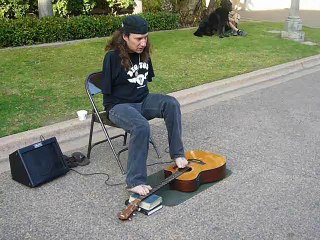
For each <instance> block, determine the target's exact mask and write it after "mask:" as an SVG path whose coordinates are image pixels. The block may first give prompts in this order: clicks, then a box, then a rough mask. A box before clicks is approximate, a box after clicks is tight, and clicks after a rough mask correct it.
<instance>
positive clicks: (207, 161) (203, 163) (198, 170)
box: [164, 150, 226, 192]
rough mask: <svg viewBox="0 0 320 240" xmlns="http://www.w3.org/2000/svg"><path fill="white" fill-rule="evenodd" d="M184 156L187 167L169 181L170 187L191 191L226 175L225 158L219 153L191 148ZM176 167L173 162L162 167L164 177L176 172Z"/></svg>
mask: <svg viewBox="0 0 320 240" xmlns="http://www.w3.org/2000/svg"><path fill="white" fill-rule="evenodd" d="M186 158H187V160H188V161H189V164H188V167H189V169H188V170H187V171H186V172H185V173H183V174H182V175H181V176H179V177H177V178H176V179H174V180H173V181H171V182H170V187H171V188H172V189H175V190H178V191H182V192H193V191H195V190H197V189H198V187H199V186H200V185H201V184H203V183H211V182H215V181H218V180H221V179H223V178H224V177H225V176H226V159H225V157H223V156H221V155H218V154H214V153H211V152H205V151H201V150H193V151H188V152H186ZM178 169H179V168H178V167H177V166H176V165H175V164H174V165H172V166H169V167H168V168H166V169H164V174H165V177H166V178H167V177H169V176H170V175H172V174H174V173H176V172H177V171H178Z"/></svg>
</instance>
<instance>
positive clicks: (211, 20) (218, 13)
mask: <svg viewBox="0 0 320 240" xmlns="http://www.w3.org/2000/svg"><path fill="white" fill-rule="evenodd" d="M230 11H232V3H231V2H230V1H225V3H224V4H222V5H221V7H219V8H217V9H216V10H215V11H213V12H212V13H211V14H210V15H209V16H207V17H206V18H204V19H203V20H202V21H201V23H200V25H199V27H198V29H197V31H196V32H195V33H194V35H195V36H197V37H202V36H203V35H206V36H212V35H213V34H214V32H218V34H219V37H220V38H223V37H226V36H228V35H226V34H225V30H226V27H228V21H229V12H230Z"/></svg>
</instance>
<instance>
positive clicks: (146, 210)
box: [127, 193, 163, 216]
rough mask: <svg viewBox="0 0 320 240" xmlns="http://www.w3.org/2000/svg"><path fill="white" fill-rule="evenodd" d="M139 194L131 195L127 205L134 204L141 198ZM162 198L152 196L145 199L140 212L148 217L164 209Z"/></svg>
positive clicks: (139, 209) (140, 206)
mask: <svg viewBox="0 0 320 240" xmlns="http://www.w3.org/2000/svg"><path fill="white" fill-rule="evenodd" d="M139 196H140V195H139V194H136V193H134V194H131V196H130V198H129V199H128V200H127V203H131V202H133V201H134V200H135V199H137V198H139ZM162 207H163V206H162V197H161V196H158V195H156V194H152V195H150V196H149V197H147V198H146V199H144V200H143V201H142V202H141V203H140V205H139V208H138V212H141V213H143V214H145V215H147V216H149V215H151V214H152V213H155V212H156V211H158V210H160V209H161V208H162Z"/></svg>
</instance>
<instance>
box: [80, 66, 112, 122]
mask: <svg viewBox="0 0 320 240" xmlns="http://www.w3.org/2000/svg"><path fill="white" fill-rule="evenodd" d="M86 91H87V94H88V97H89V100H90V103H91V105H92V108H93V112H92V114H93V119H94V121H98V122H101V123H103V124H106V125H109V126H113V127H117V126H116V125H115V124H114V123H112V122H111V121H110V120H109V119H108V118H107V114H106V112H105V111H104V110H101V111H100V110H99V107H97V104H96V103H95V100H94V97H95V95H98V94H102V72H95V73H91V74H90V75H89V76H88V77H87V80H86ZM101 104H102V102H101ZM98 105H99V106H100V104H98Z"/></svg>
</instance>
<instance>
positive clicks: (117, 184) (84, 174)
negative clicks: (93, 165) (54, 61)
mask: <svg viewBox="0 0 320 240" xmlns="http://www.w3.org/2000/svg"><path fill="white" fill-rule="evenodd" d="M70 170H71V171H74V172H76V173H78V174H79V175H81V176H85V177H86V176H92V175H105V176H107V179H106V180H105V181H104V183H105V184H106V185H107V186H110V187H114V186H119V185H122V184H125V183H114V184H110V183H108V181H109V179H110V175H109V174H108V173H101V172H94V173H81V172H78V171H77V170H74V169H72V168H71V169H70Z"/></svg>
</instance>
